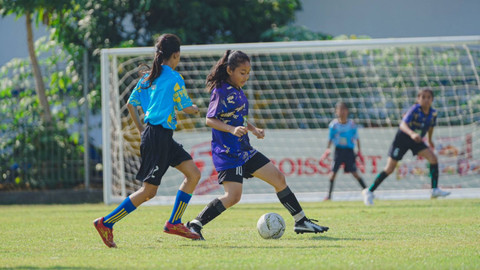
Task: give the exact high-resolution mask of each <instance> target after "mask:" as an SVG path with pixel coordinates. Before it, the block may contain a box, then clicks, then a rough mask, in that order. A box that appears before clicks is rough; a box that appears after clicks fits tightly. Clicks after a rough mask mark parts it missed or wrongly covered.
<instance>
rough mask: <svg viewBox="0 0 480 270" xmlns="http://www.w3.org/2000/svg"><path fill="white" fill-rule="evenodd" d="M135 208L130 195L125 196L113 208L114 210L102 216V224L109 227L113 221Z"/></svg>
mask: <svg viewBox="0 0 480 270" xmlns="http://www.w3.org/2000/svg"><path fill="white" fill-rule="evenodd" d="M135 209H137V208H136V207H135V206H134V205H133V203H132V201H131V200H130V197H127V198H126V199H125V200H123V202H122V203H121V204H120V205H119V206H118V207H117V208H115V210H113V211H112V212H111V213H110V214H108V216H105V217H104V218H103V225H105V227H108V228H110V229H111V228H113V225H115V223H117V222H118V221H120V220H121V219H122V218H124V217H125V216H127V215H128V214H129V213H131V212H132V211H133V210H135Z"/></svg>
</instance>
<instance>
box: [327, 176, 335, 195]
mask: <svg viewBox="0 0 480 270" xmlns="http://www.w3.org/2000/svg"><path fill="white" fill-rule="evenodd" d="M333 182H334V180H330V188H329V189H328V198H329V199H331V198H332V191H333Z"/></svg>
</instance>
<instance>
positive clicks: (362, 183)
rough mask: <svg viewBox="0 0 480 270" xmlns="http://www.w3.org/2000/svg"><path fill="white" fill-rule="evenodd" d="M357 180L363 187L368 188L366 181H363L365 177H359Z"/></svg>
mask: <svg viewBox="0 0 480 270" xmlns="http://www.w3.org/2000/svg"><path fill="white" fill-rule="evenodd" d="M357 181H358V183H359V184H360V186H362V189H365V188H367V186H366V185H365V182H363V179H362V178H361V177H360V178H358V179H357Z"/></svg>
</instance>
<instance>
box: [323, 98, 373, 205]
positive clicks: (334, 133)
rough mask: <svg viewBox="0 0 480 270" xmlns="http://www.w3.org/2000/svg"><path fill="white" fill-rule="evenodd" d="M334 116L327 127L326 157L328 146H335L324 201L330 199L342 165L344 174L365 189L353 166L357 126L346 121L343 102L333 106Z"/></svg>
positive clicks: (357, 140)
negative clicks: (351, 176) (335, 117)
mask: <svg viewBox="0 0 480 270" xmlns="http://www.w3.org/2000/svg"><path fill="white" fill-rule="evenodd" d="M335 114H336V115H337V119H334V120H333V121H332V122H330V124H329V125H328V129H329V140H328V145H327V150H326V152H325V153H326V155H328V154H329V153H330V146H331V145H332V143H333V144H334V145H335V154H334V158H333V164H332V172H331V174H330V188H329V189H328V195H327V197H325V199H324V201H328V200H331V199H332V191H333V183H334V181H335V177H336V176H337V172H338V170H339V169H340V166H341V165H342V164H344V165H345V167H344V172H346V173H348V172H350V173H352V175H353V177H355V179H357V181H358V183H359V184H360V186H362V189H365V188H366V186H365V183H364V182H363V179H362V177H360V175H358V173H357V166H356V165H355V152H354V148H355V142H356V143H357V147H358V155H359V156H361V152H360V139H359V138H358V132H357V125H356V124H355V123H354V122H353V121H352V120H350V119H348V106H347V104H345V103H344V102H338V103H337V105H336V106H335Z"/></svg>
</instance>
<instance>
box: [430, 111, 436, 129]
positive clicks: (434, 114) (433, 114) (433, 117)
mask: <svg viewBox="0 0 480 270" xmlns="http://www.w3.org/2000/svg"><path fill="white" fill-rule="evenodd" d="M436 125H437V111H434V112H433V113H432V124H431V125H430V127H434V126H436Z"/></svg>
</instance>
